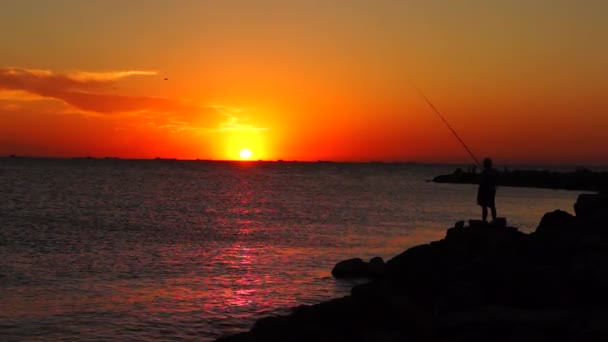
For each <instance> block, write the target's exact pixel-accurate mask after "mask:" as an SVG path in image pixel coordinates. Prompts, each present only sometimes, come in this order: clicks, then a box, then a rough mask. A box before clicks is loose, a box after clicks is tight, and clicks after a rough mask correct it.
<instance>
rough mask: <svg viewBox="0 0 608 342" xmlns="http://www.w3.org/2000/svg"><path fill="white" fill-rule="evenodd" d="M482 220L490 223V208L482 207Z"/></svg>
mask: <svg viewBox="0 0 608 342" xmlns="http://www.w3.org/2000/svg"><path fill="white" fill-rule="evenodd" d="M481 218H482V219H483V222H487V221H488V207H486V206H485V205H484V206H483V207H481Z"/></svg>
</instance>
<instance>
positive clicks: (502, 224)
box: [490, 217, 507, 228]
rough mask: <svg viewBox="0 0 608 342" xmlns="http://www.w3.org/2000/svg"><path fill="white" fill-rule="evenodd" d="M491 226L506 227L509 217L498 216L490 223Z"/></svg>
mask: <svg viewBox="0 0 608 342" xmlns="http://www.w3.org/2000/svg"><path fill="white" fill-rule="evenodd" d="M490 226H492V227H495V228H506V227H507V219H506V218H504V217H497V218H496V219H495V220H494V221H492V222H491V223H490Z"/></svg>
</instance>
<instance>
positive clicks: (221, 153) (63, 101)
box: [0, 0, 608, 164]
mask: <svg viewBox="0 0 608 342" xmlns="http://www.w3.org/2000/svg"><path fill="white" fill-rule="evenodd" d="M607 13H608V2H605V1H600V0H597V1H596V0H589V1H585V2H584V3H577V2H575V1H566V0H551V1H550V0H536V1H523V0H513V1H487V0H483V1H482V0H469V1H458V2H456V1H447V0H446V1H439V0H430V1H426V0H425V1H422V0H416V1H414V0H411V1H406V0H403V1H391V0H376V1H366V0H335V1H328V0H323V1H321V0H301V1H300V0H293V1H279V0H260V1H249V0H225V1H219V0H218V1H203V0H200V1H198V0H191V1H188V0H183V1H172V0H162V1H161V0H149V1H133V2H125V1H117V0H104V1H93V0H91V1H79V0H56V1H51V0H48V1H44V0H40V1H36V0H5V1H3V3H2V11H1V12H0V46H1V48H0V49H1V50H0V51H1V53H0V155H9V154H18V155H32V156H85V155H88V156H98V157H104V156H118V157H124V158H154V157H156V156H161V157H173V158H188V159H195V158H201V159H238V158H239V152H240V150H241V149H243V148H248V149H250V150H251V151H252V152H253V156H252V158H253V159H267V160H275V159H284V160H292V159H297V160H318V159H322V160H340V161H342V160H348V161H369V160H383V161H421V162H428V161H430V162H468V161H469V159H468V156H467V154H466V152H465V151H464V150H463V149H462V147H461V146H459V144H458V142H457V141H456V140H455V139H454V137H453V136H452V135H451V133H450V132H449V130H448V129H447V128H446V127H445V126H444V125H443V123H442V122H441V121H440V119H439V118H438V117H437V116H436V115H435V114H433V113H432V111H431V110H430V108H428V106H427V105H426V103H425V102H424V100H423V99H422V98H421V97H420V95H419V94H418V93H417V91H416V88H415V87H419V88H420V89H422V90H423V91H424V92H425V93H426V95H427V96H428V97H429V98H430V99H431V100H432V101H433V102H434V103H435V105H436V106H437V107H438V109H439V110H440V111H441V112H442V113H443V114H444V115H445V116H446V118H447V119H448V120H449V121H450V122H451V123H452V125H453V126H454V128H455V129H456V130H457V131H458V132H459V133H460V135H461V136H462V138H463V139H464V140H465V141H466V142H467V143H468V145H469V146H470V148H471V149H472V150H473V152H475V153H476V154H477V155H478V156H479V157H480V158H481V157H483V156H492V157H494V159H495V160H497V161H499V162H503V163H512V162H537V163H577V164H602V163H603V164H606V163H608V152H607V149H606V146H608V138H607V136H606V133H605V132H607V131H608V98H607V97H606V94H607V92H606V91H607V89H608V44H605V43H602V42H604V41H605V40H606V39H605V38H606V36H607V35H608V21H606V20H605V18H606V14H607ZM165 79H167V80H165Z"/></svg>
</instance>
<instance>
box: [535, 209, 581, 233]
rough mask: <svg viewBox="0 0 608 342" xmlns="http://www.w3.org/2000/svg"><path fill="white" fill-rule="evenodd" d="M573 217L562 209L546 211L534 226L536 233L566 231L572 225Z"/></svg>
mask: <svg viewBox="0 0 608 342" xmlns="http://www.w3.org/2000/svg"><path fill="white" fill-rule="evenodd" d="M574 223H575V217H574V216H572V215H570V214H569V213H567V212H565V211H563V210H555V211H553V212H550V213H546V214H545V215H544V216H543V218H542V219H541V220H540V224H539V225H538V227H537V228H536V233H538V234H543V235H544V234H553V233H567V232H568V231H569V230H571V228H572V227H573V226H574Z"/></svg>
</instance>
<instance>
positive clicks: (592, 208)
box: [218, 194, 608, 342]
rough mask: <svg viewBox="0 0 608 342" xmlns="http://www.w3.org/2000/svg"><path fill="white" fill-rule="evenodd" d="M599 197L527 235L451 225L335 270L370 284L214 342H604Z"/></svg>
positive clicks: (607, 266) (604, 236) (605, 266)
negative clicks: (383, 255)
mask: <svg viewBox="0 0 608 342" xmlns="http://www.w3.org/2000/svg"><path fill="white" fill-rule="evenodd" d="M605 199H606V197H605V196H604V195H588V194H585V195H581V196H580V197H579V198H578V200H577V203H576V204H575V208H576V214H577V215H576V216H573V215H571V214H569V213H567V212H564V211H554V212H551V213H547V214H545V215H544V217H543V218H542V220H541V222H540V224H539V226H538V228H537V229H536V231H535V232H533V233H530V234H525V233H522V232H520V231H519V230H518V229H516V228H514V227H509V226H508V225H507V224H506V221H500V222H497V223H496V224H483V223H481V224H480V223H479V222H477V221H471V222H470V224H469V225H465V224H464V222H458V223H457V224H456V225H455V226H454V227H452V228H449V229H448V230H447V233H446V236H445V238H443V239H442V240H439V241H434V242H431V243H429V244H424V245H420V246H416V247H412V248H410V249H408V250H406V251H404V252H403V253H401V254H399V255H397V256H395V257H394V258H392V259H391V260H389V261H388V262H386V264H384V263H380V262H379V261H378V260H376V261H373V262H372V263H365V262H364V261H363V260H361V259H358V260H357V259H351V260H347V261H344V262H341V263H338V264H337V265H336V268H334V271H336V269H338V270H339V271H336V273H334V274H335V275H336V276H352V275H353V274H358V275H364V274H367V275H368V276H370V277H371V280H370V281H369V282H368V283H365V284H362V285H358V286H355V287H353V288H352V290H351V295H349V296H346V297H343V298H338V299H334V300H330V301H327V302H323V303H319V304H316V305H311V306H305V305H303V306H299V307H297V308H295V309H294V310H293V312H292V313H291V314H290V315H288V316H277V317H267V318H263V319H261V320H259V321H257V322H256V323H255V325H254V326H253V328H252V329H251V330H250V331H249V332H246V333H241V334H237V335H233V336H228V337H224V338H221V339H219V340H218V341H225V342H227V341H441V342H448V341H463V342H464V341H505V342H507V341H508V342H511V341H513V342H515V341H535V342H538V341H577V342H578V341H581V342H582V341H608V290H607V289H608V229H607V228H608V227H607V223H608V202H607V201H606V200H605ZM372 264H378V265H383V266H382V267H383V271H382V272H380V273H369V271H368V267H370V265H372ZM339 265H340V266H339Z"/></svg>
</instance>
